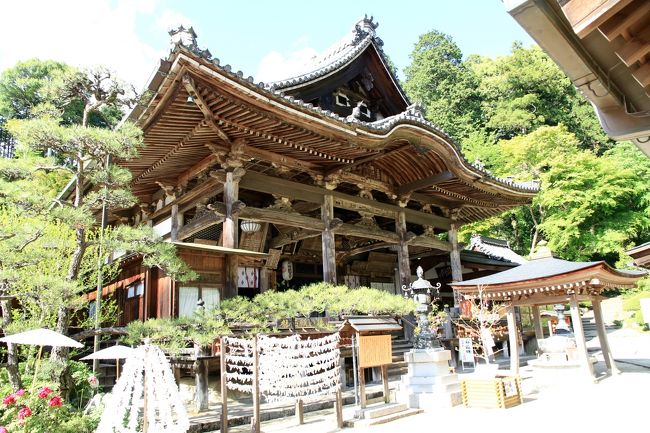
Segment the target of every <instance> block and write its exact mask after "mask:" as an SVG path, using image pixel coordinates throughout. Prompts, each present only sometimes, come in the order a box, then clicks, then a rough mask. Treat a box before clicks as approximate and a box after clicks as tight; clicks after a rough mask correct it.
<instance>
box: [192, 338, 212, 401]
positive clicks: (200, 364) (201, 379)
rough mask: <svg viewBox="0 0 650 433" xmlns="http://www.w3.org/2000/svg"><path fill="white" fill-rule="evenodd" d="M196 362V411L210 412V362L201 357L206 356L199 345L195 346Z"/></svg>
mask: <svg viewBox="0 0 650 433" xmlns="http://www.w3.org/2000/svg"><path fill="white" fill-rule="evenodd" d="M194 353H195V356H196V360H195V361H194V381H195V385H196V396H195V400H196V410H197V411H198V412H203V411H206V410H208V406H209V397H210V393H209V387H208V362H207V361H206V360H204V359H201V357H202V356H203V355H204V353H203V348H202V347H201V346H199V345H198V344H197V345H195V346H194Z"/></svg>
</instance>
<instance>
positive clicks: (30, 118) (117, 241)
mask: <svg viewBox="0 0 650 433" xmlns="http://www.w3.org/2000/svg"><path fill="white" fill-rule="evenodd" d="M59 72H60V73H58V74H57V75H56V77H54V78H52V79H51V80H45V81H47V82H46V83H44V84H43V85H42V87H41V89H45V88H47V89H48V90H49V91H51V92H53V93H51V94H50V99H49V100H47V101H41V103H40V105H37V106H29V109H30V110H31V111H30V113H29V115H26V116H25V117H26V118H21V119H19V118H13V119H10V120H9V121H8V128H9V130H10V132H11V133H12V134H13V135H14V136H15V137H16V138H17V141H18V142H19V148H18V151H17V155H18V158H16V159H14V160H4V161H0V220H1V221H2V223H3V224H2V226H1V227H0V257H1V258H0V284H1V287H0V289H1V291H2V294H3V295H5V296H6V295H8V296H10V297H14V298H15V299H17V300H18V301H19V303H20V309H17V310H14V314H15V315H19V316H20V319H21V320H19V321H18V320H15V321H14V323H13V325H11V324H9V323H7V322H8V321H10V319H9V317H8V316H9V315H10V311H9V307H8V305H6V304H3V305H2V307H3V308H2V309H3V318H4V319H5V321H4V323H3V327H4V328H11V327H12V326H13V329H17V328H20V327H35V326H50V327H54V326H55V327H56V329H57V330H58V331H59V332H61V333H64V334H66V333H67V331H68V328H69V326H70V325H71V320H72V318H73V317H76V316H77V312H78V311H79V310H80V309H81V308H82V307H84V306H85V305H86V302H87V301H86V300H85V299H86V298H85V297H83V296H82V294H83V293H86V292H88V291H89V290H91V289H92V288H94V287H95V285H96V284H97V275H98V272H101V273H102V275H103V276H104V277H105V278H107V279H110V278H111V277H112V276H113V275H115V272H116V270H117V264H116V263H110V262H108V255H109V254H110V253H111V252H112V251H114V250H121V251H128V252H133V253H136V254H140V255H142V257H143V263H144V264H145V265H147V266H157V267H159V268H161V269H163V270H164V271H165V272H166V273H167V274H168V275H170V276H171V277H172V278H175V279H177V280H185V279H187V278H192V277H194V276H195V275H194V273H193V272H192V271H191V270H190V269H189V268H188V267H187V265H186V264H185V263H184V262H183V261H182V260H181V259H179V258H178V257H176V255H175V250H174V246H173V245H172V244H169V243H165V242H163V241H162V240H161V239H160V238H159V237H157V236H156V235H155V234H154V233H153V231H152V229H151V228H149V227H115V228H113V229H108V230H107V231H106V232H105V233H101V230H100V228H99V227H98V224H97V215H98V214H99V211H100V210H101V208H102V207H103V206H106V207H107V208H109V209H111V210H118V209H123V208H128V207H131V206H132V205H133V204H135V201H136V200H135V197H134V196H133V195H132V194H131V192H130V191H129V183H130V181H131V175H130V173H129V172H128V171H127V170H125V169H122V168H120V167H118V166H115V165H112V164H109V163H108V161H110V160H114V159H117V158H119V159H129V158H133V157H135V156H137V154H138V152H139V150H140V149H141V147H142V132H141V131H140V130H139V129H138V128H137V127H135V126H134V125H132V124H129V123H124V124H123V125H121V127H120V128H118V129H115V130H114V129H108V128H107V126H110V124H111V123H115V122H114V121H111V120H109V119H108V118H107V117H106V116H104V115H103V113H102V110H108V111H109V112H120V113H121V109H122V107H123V106H124V104H125V103H126V102H128V101H127V99H128V97H126V96H125V95H127V94H129V91H128V90H127V89H126V88H125V87H124V86H123V84H122V83H121V82H119V81H118V80H115V79H114V77H113V76H112V75H111V74H110V73H109V72H108V71H106V70H105V69H102V68H100V69H98V70H94V71H92V70H91V71H77V70H74V69H71V68H63V69H62V70H61V71H59ZM39 78H41V79H42V77H39ZM125 98H127V99H125ZM36 102H38V101H35V102H34V103H36ZM75 104H77V105H79V104H81V105H80V106H78V107H77V108H80V111H79V110H77V117H76V120H74V119H75V118H68V119H66V118H65V117H64V115H65V112H66V109H67V107H69V106H72V105H75ZM95 115H98V116H99V118H101V119H102V122H103V123H101V124H100V126H94V125H93V116H95ZM14 117H15V116H14ZM71 119H72V120H74V122H78V123H74V124H70V123H69V121H70V120H71ZM44 154H45V155H52V156H50V157H43V156H42V155H44ZM69 181H71V183H70V185H71V186H73V188H71V191H72V193H71V194H68V196H66V194H65V193H64V194H63V195H61V196H60V198H59V197H58V193H59V192H60V191H61V190H62V189H63V185H65V184H66V183H68V182H69ZM69 197H72V199H71V200H68V198H69ZM98 263H106V264H105V265H103V266H102V267H101V268H100V269H98V265H97V264H98ZM100 317H103V316H102V315H101V314H100ZM83 323H84V322H83V321H81V322H79V323H78V324H83ZM86 323H87V322H86ZM53 355H54V356H53V359H54V360H55V361H58V362H60V363H61V362H63V361H65V359H66V357H67V353H66V350H65V349H64V348H55V350H54V351H53ZM14 371H15V370H14ZM62 387H63V388H65V386H62Z"/></svg>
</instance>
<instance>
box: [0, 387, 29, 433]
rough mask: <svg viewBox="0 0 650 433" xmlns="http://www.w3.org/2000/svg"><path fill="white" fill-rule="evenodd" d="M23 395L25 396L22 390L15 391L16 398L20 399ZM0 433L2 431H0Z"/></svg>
mask: <svg viewBox="0 0 650 433" xmlns="http://www.w3.org/2000/svg"><path fill="white" fill-rule="evenodd" d="M23 395H25V390H24V389H22V388H20V389H19V390H18V391H16V396H18V397H22V396H23ZM0 433H2V431H0Z"/></svg>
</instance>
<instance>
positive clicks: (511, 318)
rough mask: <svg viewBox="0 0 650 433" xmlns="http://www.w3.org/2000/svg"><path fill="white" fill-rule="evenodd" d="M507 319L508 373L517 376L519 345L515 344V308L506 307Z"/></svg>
mask: <svg viewBox="0 0 650 433" xmlns="http://www.w3.org/2000/svg"><path fill="white" fill-rule="evenodd" d="M506 316H507V318H508V342H509V343H510V371H511V372H512V373H513V374H519V350H517V348H518V346H519V344H518V343H517V321H516V320H515V308H514V307H512V306H511V307H508V311H507V313H506Z"/></svg>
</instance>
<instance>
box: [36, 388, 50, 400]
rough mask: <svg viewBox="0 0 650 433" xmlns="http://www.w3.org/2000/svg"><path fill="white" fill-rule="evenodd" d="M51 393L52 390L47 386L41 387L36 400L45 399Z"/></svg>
mask: <svg viewBox="0 0 650 433" xmlns="http://www.w3.org/2000/svg"><path fill="white" fill-rule="evenodd" d="M51 393H52V390H51V389H50V388H48V387H47V386H45V387H43V388H42V389H41V390H40V392H39V393H38V398H47V396H48V395H50V394H51Z"/></svg>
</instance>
